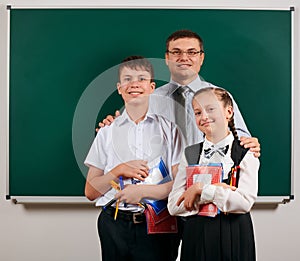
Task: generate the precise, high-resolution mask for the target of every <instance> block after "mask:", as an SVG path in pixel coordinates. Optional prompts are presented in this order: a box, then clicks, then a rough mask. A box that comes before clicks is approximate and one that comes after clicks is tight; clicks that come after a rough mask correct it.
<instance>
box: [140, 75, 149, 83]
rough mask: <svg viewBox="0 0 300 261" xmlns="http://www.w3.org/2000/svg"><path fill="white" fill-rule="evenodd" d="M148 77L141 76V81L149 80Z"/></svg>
mask: <svg viewBox="0 0 300 261" xmlns="http://www.w3.org/2000/svg"><path fill="white" fill-rule="evenodd" d="M147 80H148V79H147V78H146V77H145V76H140V77H139V82H145V81H147Z"/></svg>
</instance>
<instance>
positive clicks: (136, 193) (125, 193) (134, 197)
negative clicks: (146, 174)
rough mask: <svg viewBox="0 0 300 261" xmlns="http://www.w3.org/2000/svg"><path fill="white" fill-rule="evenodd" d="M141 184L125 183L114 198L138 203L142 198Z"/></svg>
mask: <svg viewBox="0 0 300 261" xmlns="http://www.w3.org/2000/svg"><path fill="white" fill-rule="evenodd" d="M141 189H142V186H137V185H126V186H125V188H124V189H123V190H120V191H119V192H118V193H117V194H116V195H115V198H117V199H120V201H123V202H125V203H129V204H138V203H139V202H140V201H141V200H142V194H143V193H142V191H141Z"/></svg>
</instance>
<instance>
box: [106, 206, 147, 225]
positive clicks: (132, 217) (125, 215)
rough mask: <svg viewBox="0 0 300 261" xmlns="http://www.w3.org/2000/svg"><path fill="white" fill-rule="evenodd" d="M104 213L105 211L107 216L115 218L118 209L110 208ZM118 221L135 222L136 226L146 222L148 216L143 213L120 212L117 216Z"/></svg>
mask: <svg viewBox="0 0 300 261" xmlns="http://www.w3.org/2000/svg"><path fill="white" fill-rule="evenodd" d="M102 211H105V213H106V214H108V215H110V216H112V217H114V216H115V211H116V209H115V208H114V207H111V206H109V207H107V208H106V209H105V210H102ZM118 219H122V220H125V221H129V222H133V223H134V224H139V223H143V222H145V221H146V216H145V214H144V213H142V212H130V211H124V210H119V211H118V214H117V220H118Z"/></svg>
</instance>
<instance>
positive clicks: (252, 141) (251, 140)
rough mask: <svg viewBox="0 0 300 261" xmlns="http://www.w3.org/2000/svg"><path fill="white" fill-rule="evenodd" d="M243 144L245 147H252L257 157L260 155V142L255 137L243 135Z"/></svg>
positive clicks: (251, 149)
mask: <svg viewBox="0 0 300 261" xmlns="http://www.w3.org/2000/svg"><path fill="white" fill-rule="evenodd" d="M240 140H241V145H242V146H244V147H245V148H250V151H251V152H253V153H254V156H255V157H256V158H258V157H260V144H259V142H258V139H257V138H255V137H241V138H240Z"/></svg>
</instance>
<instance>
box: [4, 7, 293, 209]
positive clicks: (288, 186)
mask: <svg viewBox="0 0 300 261" xmlns="http://www.w3.org/2000/svg"><path fill="white" fill-rule="evenodd" d="M31 9H32V10H35V11H37V12H38V11H39V10H57V11H61V10H64V9H62V8H59V7H58V8H57V9H56V8H47V9H44V8H37V9H34V8H32V7H30V9H23V8H20V9H18V8H17V7H16V8H15V7H13V8H8V10H9V12H14V10H19V11H22V10H29V11H30V10H31ZM70 10H74V9H65V11H67V12H68V11H70ZM75 10H78V11H84V10H85V11H87V10H90V9H89V8H87V9H84V8H83V9H81V7H80V8H78V9H77V8H75ZM92 10H94V11H97V10H101V8H100V9H97V8H96V9H92ZM111 10H113V11H117V10H116V9H114V8H111V9H105V11H106V12H109V11H111ZM122 10H123V11H124V10H126V11H128V12H136V11H139V10H138V9H124V8H122V9H120V11H122ZM151 10H154V9H140V11H142V12H146V11H147V12H148V11H151ZM155 10H156V9H155ZM174 10H175V11H176V12H177V14H178V13H180V12H187V11H188V12H189V13H191V14H192V13H193V12H197V11H207V12H220V11H227V12H243V11H244V12H264V11H265V12H289V13H290V40H289V41H290V49H289V51H288V54H289V56H290V61H289V62H290V67H289V69H288V72H287V74H289V76H290V79H289V84H287V85H288V86H289V90H288V92H289V98H288V99H287V100H288V101H289V102H290V104H292V99H293V96H292V94H293V82H294V80H293V60H292V59H293V55H292V54H293V39H292V38H293V37H292V35H293V32H292V28H293V11H294V9H293V8H289V9H286V10H282V9H281V10H271V9H270V10H230V9H225V10H224V9H206V10H203V9H200V8H196V9H195V10H194V9H193V8H191V9H184V10H176V8H174V9H172V8H170V9H163V8H161V9H159V10H156V11H160V12H162V13H163V12H164V11H170V12H172V11H174ZM260 18H261V17H260ZM40 19H41V18H40ZM215 19H218V16H215ZM209 21H210V22H212V21H213V19H211V20H209ZM220 22H221V21H220ZM62 26H63V25H62ZM176 27H177V26H176ZM195 28H196V26H195ZM176 29H178V28H176ZM176 29H175V30H176ZM191 29H192V30H195V29H193V28H191ZM227 29H228V28H227ZM9 31H10V32H11V28H9ZM172 31H174V29H170V30H169V31H168V33H170V32H172ZM195 31H198V30H195ZM199 33H200V35H202V36H203V38H204V41H206V45H205V48H206V49H205V50H206V53H207V58H206V61H205V66H204V69H202V70H201V76H204V78H206V79H207V80H208V81H211V82H214V83H215V84H219V85H221V86H223V87H225V88H226V89H228V90H230V92H231V93H232V94H233V95H234V97H235V99H236V101H237V102H238V103H239V107H240V109H241V111H242V113H243V111H245V113H243V115H244V118H245V120H246V122H247V123H248V117H247V115H248V113H249V111H247V110H245V109H244V108H243V106H244V105H243V104H244V103H245V98H243V97H242V96H241V95H239V94H238V89H236V88H240V87H239V86H238V87H229V86H233V84H234V83H235V81H231V80H230V79H224V78H223V79H218V77H214V75H213V74H214V73H216V74H221V70H224V69H227V70H228V68H224V67H222V66H221V67H218V66H216V63H213V61H212V60H214V61H215V59H216V57H217V56H220V57H221V58H222V59H225V58H226V57H222V51H220V50H217V48H216V49H213V48H211V45H212V42H210V41H212V40H213V39H210V38H209V37H207V35H206V34H207V32H206V31H205V30H204V35H203V33H201V31H200V32H199ZM218 33H219V34H220V33H221V32H220V31H218ZM167 35H168V34H165V35H164V36H165V37H166V36H167ZM219 38H222V40H223V41H224V40H227V41H228V40H229V39H228V38H227V36H226V34H224V35H221V37H220V36H219ZM153 39H155V37H154V38H153ZM10 40H11V39H10ZM163 40H164V39H163ZM163 40H161V42H160V46H163V44H164V43H163ZM247 40H248V41H249V46H250V47H251V45H250V44H251V38H250V39H247ZM11 44H13V42H11ZM222 44H224V42H222ZM252 44H253V43H252ZM254 44H255V43H254ZM135 47H136V46H135ZM257 48H259V47H257ZM160 49H161V50H160V54H159V56H160V57H163V49H162V48H161V47H160ZM236 49H237V50H236ZM236 49H234V48H227V51H228V52H233V51H237V52H238V53H239V54H240V55H242V54H243V51H242V50H240V49H239V48H238V47H237V48H236ZM257 50H260V49H257ZM257 50H256V51H257ZM11 51H12V50H11V48H10V49H9V53H10V68H8V70H9V73H10V74H9V75H10V81H9V84H8V91H9V94H10V99H11V97H12V95H11V94H12V89H11V87H12V85H11V83H12V82H13V81H14V80H13V77H14V75H12V74H11V72H12V71H13V68H12V66H15V65H13V64H12V60H13V59H11V55H14V54H12V53H11ZM19 51H20V50H19ZM23 51H24V49H23ZM130 51H131V52H132V51H133V49H130V48H128V50H126V52H127V53H126V54H125V56H126V55H129V54H132V53H129V52H130ZM212 52H214V53H212ZM223 52H224V51H223ZM249 52H250V53H252V52H253V51H251V49H249ZM262 54H263V55H266V53H264V52H263V51H262ZM122 55H123V56H124V54H122V53H119V52H118V51H117V54H115V56H114V59H110V60H109V59H107V62H108V66H107V67H105V68H108V69H109V68H111V67H114V66H115V65H116V64H117V62H118V61H120V60H121V59H122V58H123V56H122ZM143 55H145V54H143ZM151 55H152V53H151V52H150V53H149V54H148V57H154V56H153V55H152V56H151ZM252 55H255V54H254V52H253V53H252ZM209 56H210V57H209ZM117 57H118V58H117ZM246 57H247V56H246ZM23 58H24V57H23ZM26 58H27V59H29V61H30V57H29V56H27V57H26ZM232 58H233V60H234V61H235V62H238V61H245V60H243V59H245V57H240V59H239V57H236V56H234V54H233V55H232ZM264 58H265V57H264ZM273 58H274V57H273ZM16 60H17V61H16ZM16 60H15V61H14V62H15V64H17V63H18V62H20V60H21V59H20V60H18V59H16ZM226 65H227V64H226ZM230 66H232V63H229V67H230ZM212 67H213V68H214V73H212V72H209V71H208V70H209V69H208V68H212ZM232 68H234V67H232ZM232 68H231V69H232ZM101 69H102V70H103V68H101ZM244 69H248V70H249V69H251V68H249V67H247V66H246V67H245V66H244ZM202 71H204V73H203V75H202ZM34 73H37V72H34ZM43 73H45V72H43ZM94 75H95V74H94ZM245 75H247V74H245ZM259 76H260V77H262V76H261V75H259ZM31 77H32V76H31ZM90 79H92V80H93V78H92V77H90ZM95 79H96V78H95ZM160 79H162V80H163V81H167V80H168V79H166V78H165V77H161V78H160ZM250 80H251V81H253V84H255V83H256V82H255V80H254V79H250ZM240 82H242V81H240ZM237 83H239V81H237ZM86 84H88V86H90V85H92V84H93V81H92V82H90V83H88V82H87V83H86ZM241 85H243V84H241ZM246 90H248V91H250V93H249V97H248V98H249V99H250V98H253V97H255V95H259V93H257V90H254V91H253V93H254V94H251V90H249V89H247V88H246ZM80 91H83V90H80ZM19 94H20V93H18V95H19ZM267 94H268V93H267ZM261 96H263V95H261ZM261 99H263V98H261ZM240 100H242V101H243V102H241V103H240V102H239V101H240ZM265 101H266V99H265ZM14 102H15V101H14V100H9V102H8V104H9V109H8V110H9V112H10V116H9V120H10V123H9V136H10V137H9V141H8V143H9V148H8V150H9V164H10V165H9V168H8V169H9V173H8V174H7V176H8V177H7V179H8V188H7V197H8V198H13V199H16V200H18V198H19V199H22V200H20V202H21V201H22V202H23V201H24V199H25V201H26V198H28V199H31V200H32V199H35V198H36V199H37V200H42V199H43V198H44V199H45V198H50V201H51V198H52V199H55V200H53V201H54V202H57V201H59V200H57V199H59V198H65V199H68V198H71V200H70V201H73V199H72V198H75V197H78V196H79V197H80V196H83V195H78V193H75V194H74V195H73V194H72V193H69V194H71V195H63V194H61V193H60V194H57V195H53V193H50V194H47V193H43V191H37V192H34V193H32V194H30V192H29V193H28V191H26V192H25V193H23V192H20V193H19V192H18V189H20V187H22V186H21V185H23V184H26V177H22V178H21V179H20V177H17V178H13V177H12V175H11V173H10V171H12V170H13V168H14V166H13V165H12V163H11V162H12V157H14V155H15V154H11V153H15V152H16V151H17V150H18V149H16V148H15V149H12V147H11V143H12V140H13V137H12V133H11V131H12V130H13V131H14V134H13V135H15V136H16V134H18V132H17V131H16V130H17V129H18V128H19V127H20V126H18V124H17V125H16V123H14V124H15V125H13V123H12V122H11V111H12V106H13V103H14ZM261 102H262V101H260V103H261ZM285 105H287V104H285ZM114 109H115V108H114ZM18 110H20V109H18ZM110 112H111V111H110ZM104 115H105V114H104ZM284 116H286V115H284ZM288 116H289V119H288V120H287V122H286V123H287V124H288V125H289V135H288V136H289V137H287V139H288V147H287V148H288V149H289V150H290V151H289V152H288V154H289V156H288V157H289V158H288V159H289V161H290V165H289V166H288V167H287V171H286V172H288V174H290V176H289V179H287V180H285V181H284V186H285V189H284V191H283V193H282V194H281V193H280V192H278V191H277V192H276V193H275V194H272V192H271V193H270V191H267V193H266V194H263V195H260V196H259V199H258V202H262V203H264V202H275V203H279V202H286V201H288V200H289V199H292V198H293V169H292V161H293V153H292V151H293V142H292V141H293V136H292V123H291V121H292V117H293V107H292V106H291V107H290V108H289V109H288ZM100 118H101V117H100ZM250 118H251V117H250ZM252 118H255V117H253V116H252ZM73 120H74V119H73ZM95 122H96V121H95ZM261 123H262V122H261V121H260V124H261ZM52 124H53V122H52ZM73 124H74V122H73ZM249 125H250V126H249ZM254 125H255V122H254V121H253V120H252V122H251V121H250V124H249V123H248V127H249V129H250V130H251V132H252V134H253V135H254V136H256V134H257V136H258V137H259V139H260V141H261V143H262V158H261V160H262V163H263V162H264V161H263V160H264V153H266V151H267V150H268V149H269V148H265V147H264V140H263V138H267V137H261V136H260V135H259V132H257V131H253V130H255V129H256V128H255V126H254ZM253 126H254V127H253ZM31 127H36V126H31ZM273 127H274V126H273ZM21 130H22V127H21ZM44 134H45V133H43V132H40V133H38V134H36V136H38V137H37V138H38V139H40V140H41V141H42V140H43V135H44ZM285 134H286V133H285ZM75 135H76V134H75ZM93 135H94V133H93V132H90V133H89V135H88V136H89V139H91V138H92V137H93ZM276 137H277V136H276ZM56 138H57V139H59V138H61V137H59V135H58V136H57V137H56ZM73 138H74V132H73ZM268 145H269V144H268ZM73 146H74V144H73ZM73 149H74V148H73ZM272 149H273V148H272ZM285 149H286V148H285ZM74 153H75V154H76V152H74ZM75 157H76V156H75ZM76 160H77V159H76ZM76 160H74V161H73V160H72V164H73V168H74V167H75V168H79V169H80V172H82V169H81V167H80V166H77V165H76V164H74V163H76ZM269 162H270V161H269ZM20 163H22V164H24V162H23V161H20ZM25 163H26V162H25ZM274 163H275V162H274ZM77 164H78V165H80V163H78V160H77ZM23 166H24V165H23ZM17 171H18V172H20V171H21V170H20V169H18V170H17ZM285 175H286V174H285ZM277 178H280V175H275V179H277ZM270 181H271V182H273V181H272V180H270ZM15 182H21V183H20V184H21V185H20V186H19V188H18V189H17V190H16V189H15V188H13V184H15ZM55 182H57V180H56V181H54V183H53V184H55ZM80 182H82V179H81V181H80ZM276 182H278V181H276ZM81 185H82V184H81ZM76 189H78V187H77V188H76ZM45 201H48V200H45ZM79 201H81V200H79Z"/></svg>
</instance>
